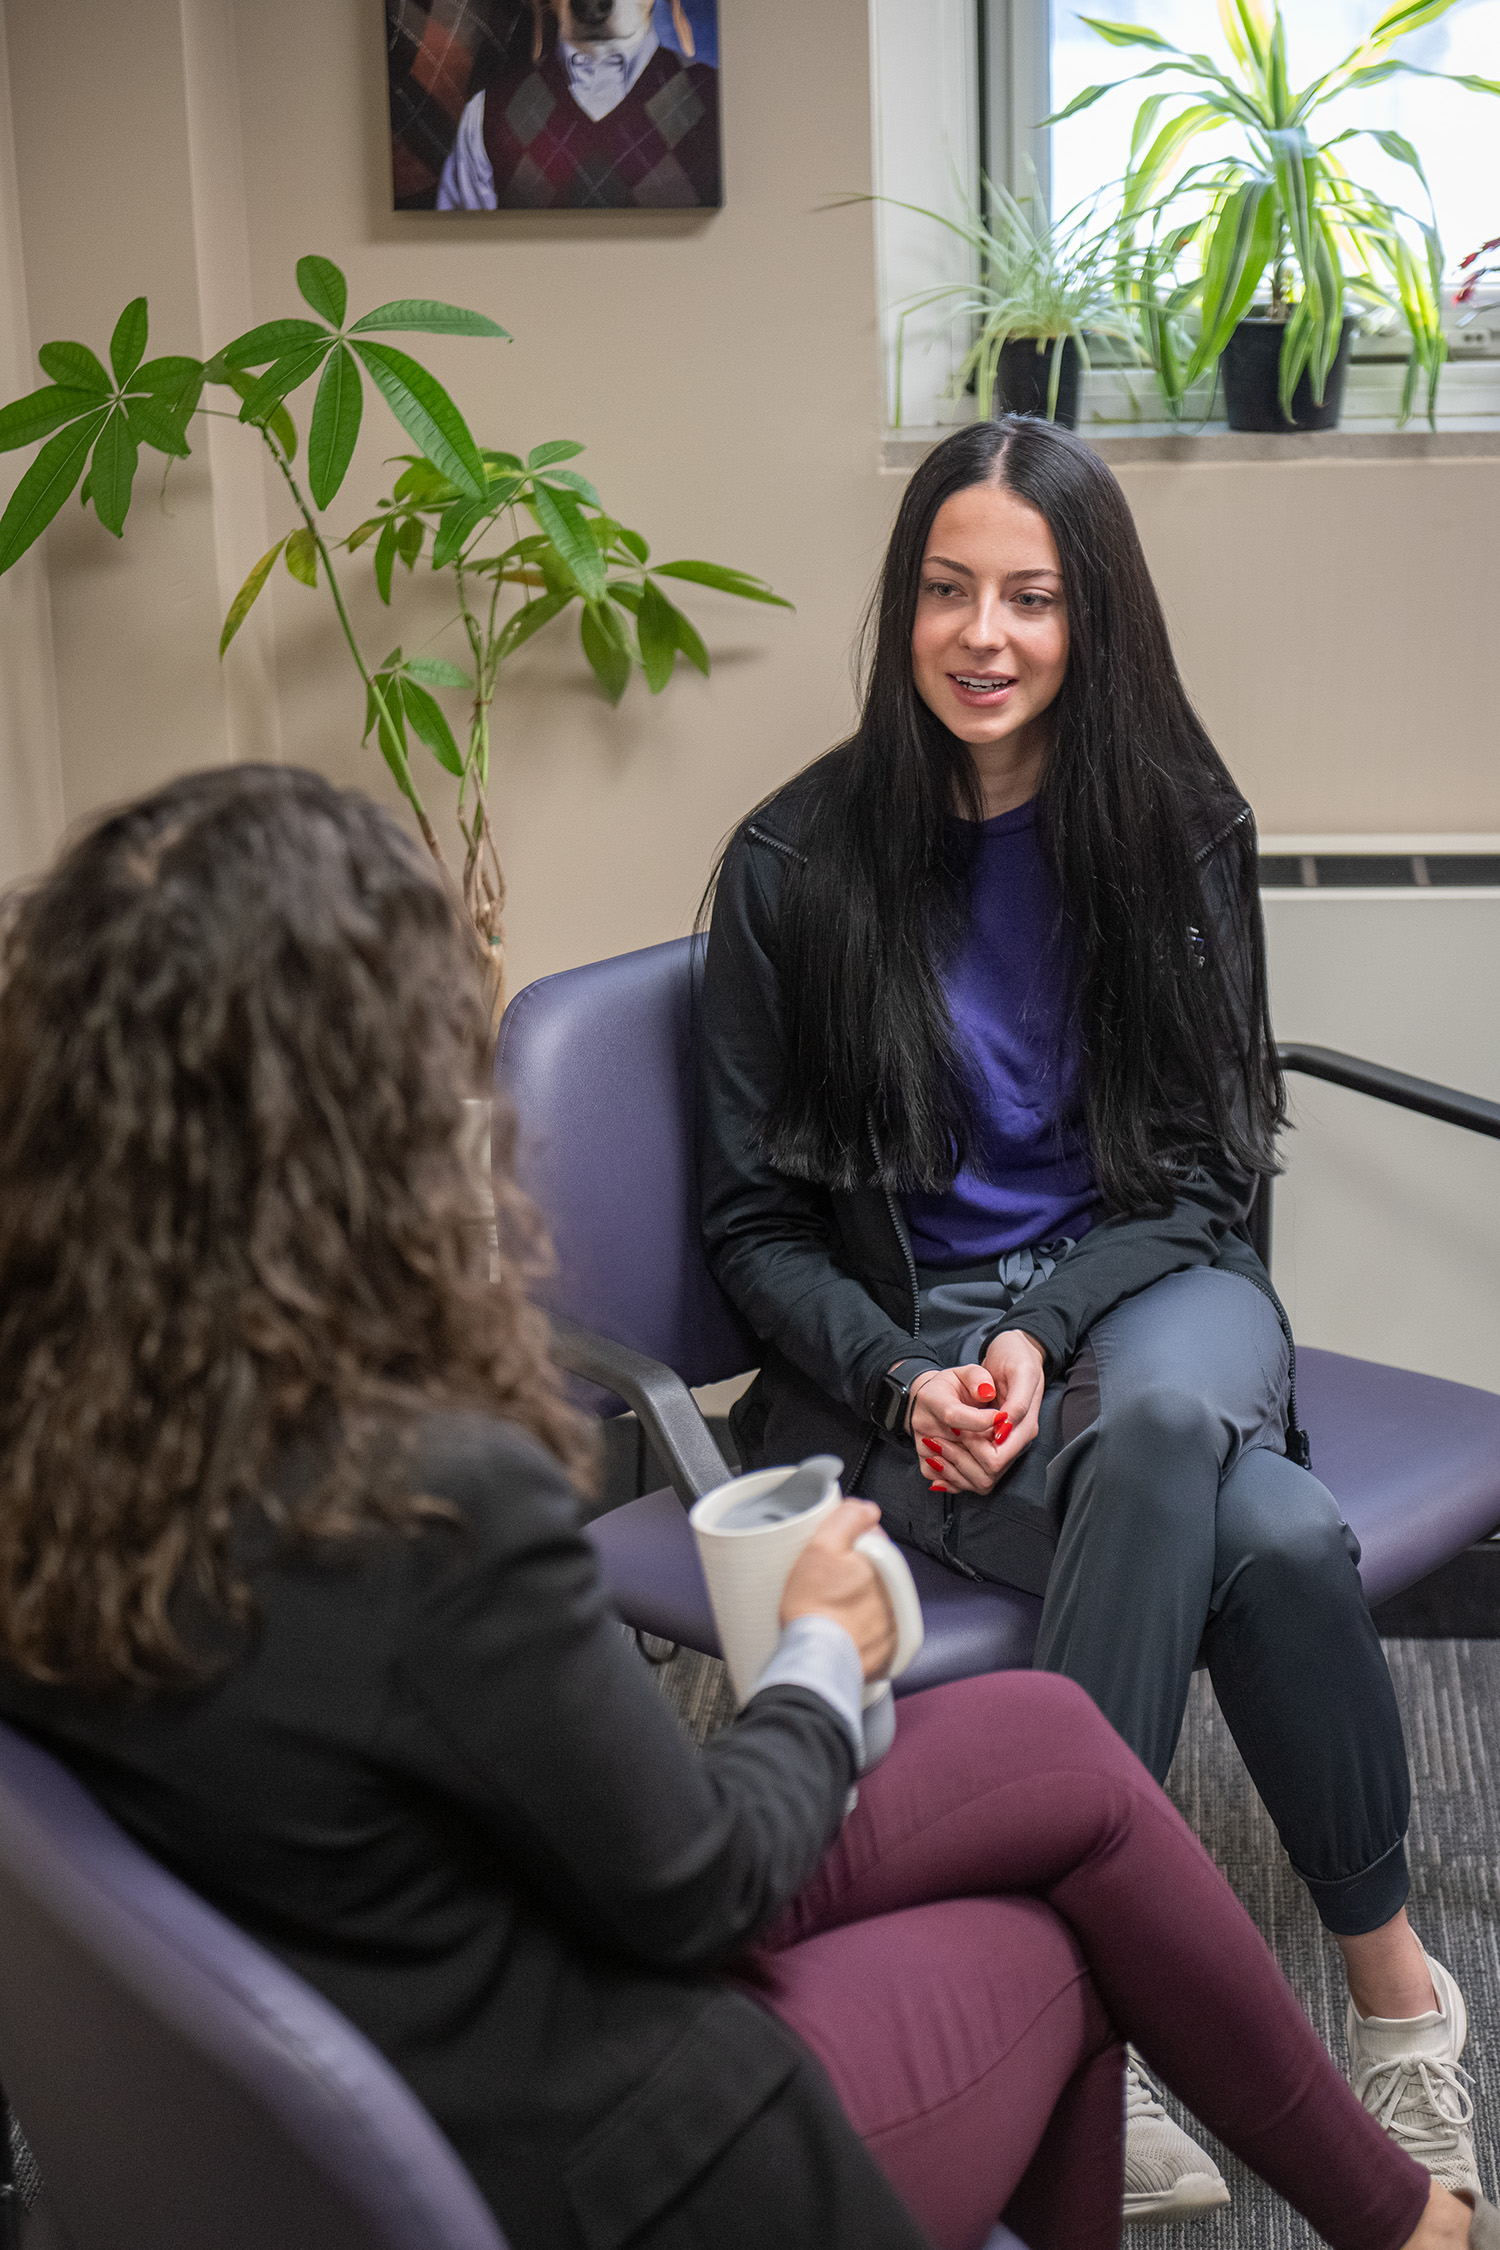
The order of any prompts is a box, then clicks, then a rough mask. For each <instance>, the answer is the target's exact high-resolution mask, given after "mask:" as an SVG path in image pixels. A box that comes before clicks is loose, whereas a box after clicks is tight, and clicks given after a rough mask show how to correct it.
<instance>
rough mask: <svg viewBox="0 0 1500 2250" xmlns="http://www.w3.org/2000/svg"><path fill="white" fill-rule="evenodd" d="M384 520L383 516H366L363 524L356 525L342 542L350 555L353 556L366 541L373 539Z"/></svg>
mask: <svg viewBox="0 0 1500 2250" xmlns="http://www.w3.org/2000/svg"><path fill="white" fill-rule="evenodd" d="M385 520H386V519H385V517H384V516H366V517H365V520H364V522H363V523H357V524H356V525H355V526H354V529H353V530H352V531H351V532H350V534H349V536H348V538H347V539H346V540H345V541H344V545H345V546H346V547H347V548H348V550H349V552H350V554H351V555H352V554H354V553H355V552H356V551H357V550H358V549H359V548H361V547H362V546H363V545H364V543H365V541H366V540H367V539H373V538H374V536H375V534H376V532H377V531H379V530H380V528H381V526H382V525H383V524H384V522H385Z"/></svg>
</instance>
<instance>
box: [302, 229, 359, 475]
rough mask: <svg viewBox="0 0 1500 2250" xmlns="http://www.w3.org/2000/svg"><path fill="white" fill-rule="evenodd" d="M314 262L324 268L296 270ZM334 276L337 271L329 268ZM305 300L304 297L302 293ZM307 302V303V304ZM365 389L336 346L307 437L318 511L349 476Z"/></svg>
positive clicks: (347, 355) (349, 356) (353, 363)
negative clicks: (314, 265) (306, 267)
mask: <svg viewBox="0 0 1500 2250" xmlns="http://www.w3.org/2000/svg"><path fill="white" fill-rule="evenodd" d="M314 262H316V263H317V264H320V265H327V263H328V261H327V259H326V258H323V259H319V260H316V261H313V260H311V259H307V258H304V259H303V260H302V261H301V264H300V265H299V266H298V268H297V272H298V275H299V276H300V275H301V271H302V267H303V266H305V265H309V264H312V263H314ZM329 270H330V272H336V271H337V268H336V267H330V268H329ZM303 294H304V296H305V295H306V294H307V292H306V290H305V289H304V291H303ZM309 301H310V300H309ZM364 403H365V401H364V385H363V384H362V383H361V382H360V379H359V363H358V361H357V360H356V359H355V357H354V354H353V353H352V352H351V351H348V350H346V348H345V347H344V345H342V344H335V345H334V347H333V350H332V351H331V352H330V353H329V355H328V364H327V366H326V367H325V368H324V370H323V379H322V381H321V382H320V383H319V385H318V395H317V397H316V398H315V399H314V401H313V410H312V424H311V427H310V428H309V430H308V433H307V481H308V483H309V484H310V485H311V487H312V496H313V499H314V500H315V501H316V503H317V505H318V506H319V507H320V508H326V507H327V506H328V503H329V502H330V500H332V498H333V496H334V494H335V493H336V492H337V491H338V488H339V486H340V485H341V484H342V483H343V481H344V478H345V476H346V475H347V473H348V469H349V463H350V461H351V460H352V459H353V457H354V443H355V440H356V438H357V437H358V436H359V423H360V416H361V415H362V414H363V412H364Z"/></svg>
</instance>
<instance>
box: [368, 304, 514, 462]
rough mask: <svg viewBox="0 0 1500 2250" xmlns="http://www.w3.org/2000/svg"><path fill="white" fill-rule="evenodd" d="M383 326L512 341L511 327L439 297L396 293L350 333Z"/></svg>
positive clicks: (390, 329)
mask: <svg viewBox="0 0 1500 2250" xmlns="http://www.w3.org/2000/svg"><path fill="white" fill-rule="evenodd" d="M381 329H384V330H385V331H386V332H387V333H389V334H395V333H397V332H399V331H400V330H403V329H405V330H408V331H412V332H416V333H418V334H421V335H423V336H499V337H500V338H502V339H503V341H504V342H506V343H509V342H510V335H509V331H508V330H506V329H504V328H501V327H499V326H497V324H496V323H495V322H494V321H493V320H491V319H490V318H489V317H488V315H487V314H485V313H477V312H465V310H464V308H463V306H462V305H445V304H442V303H440V302H439V300H438V299H437V298H436V297H395V298H393V299H392V300H391V302H390V303H389V304H388V305H377V306H376V307H375V310H374V311H373V312H367V313H362V314H361V315H360V317H359V319H358V320H356V321H353V322H351V324H350V327H349V331H348V333H349V334H350V335H351V336H364V335H368V334H370V333H371V332H372V331H379V330H381ZM412 434H413V436H415V435H416V433H415V431H413V433H412ZM419 442H420V441H419Z"/></svg>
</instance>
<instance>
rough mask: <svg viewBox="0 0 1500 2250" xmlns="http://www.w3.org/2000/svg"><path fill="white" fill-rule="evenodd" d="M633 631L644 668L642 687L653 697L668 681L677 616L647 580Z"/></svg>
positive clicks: (675, 637) (673, 659) (674, 650)
mask: <svg viewBox="0 0 1500 2250" xmlns="http://www.w3.org/2000/svg"><path fill="white" fill-rule="evenodd" d="M636 631H637V634H638V636H639V639H640V644H641V663H642V664H643V666H644V667H645V672H646V685H647V687H648V688H649V689H650V690H651V693H652V694H653V695H660V693H661V691H662V689H663V688H664V687H665V686H666V684H667V682H668V680H670V678H671V677H672V667H673V665H674V664H675V663H676V661H677V612H676V611H675V610H674V609H673V607H672V604H671V603H670V602H669V601H668V600H667V597H666V595H665V594H662V593H659V592H658V590H657V589H656V587H655V586H653V585H652V583H651V581H650V579H649V578H648V579H647V581H646V583H645V585H644V587H643V588H642V590H641V608H640V615H639V616H638V617H637V619H636Z"/></svg>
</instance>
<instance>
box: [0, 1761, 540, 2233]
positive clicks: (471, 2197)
mask: <svg viewBox="0 0 1500 2250" xmlns="http://www.w3.org/2000/svg"><path fill="white" fill-rule="evenodd" d="M0 2082H3V2084H4V2086H5V2088H6V2091H7V2093H8V2094H9V2095H10V2097H11V2099H12V2100H13V2101H14V2103H15V2106H16V2110H17V2112H18V2114H19V2115H20V2117H21V2119H22V2121H23V2123H24V2126H25V2131H26V2136H27V2139H28V2140H29V2141H30V2143H31V2145H32V2147H33V2148H34V2150H35V2152H36V2156H37V2161H38V2163H39V2165H40V2167H41V2172H42V2178H43V2181H44V2183H45V2184H44V2189H43V2196H42V2202H41V2205H40V2206H39V2209H38V2213H37V2214H36V2217H37V2221H38V2224H39V2231H40V2232H41V2233H42V2236H43V2240H44V2242H45V2243H46V2245H47V2246H48V2250H505V2243H504V2239H503V2237H502V2235H501V2233H500V2231H499V2229H498V2227H497V2226H496V2224H495V2221H494V2219H493V2217H492V2215H491V2213H490V2210H489V2207H488V2205H487V2204H485V2203H484V2202H483V2200H482V2199H481V2197H480V2194H479V2190H478V2189H477V2188H476V2187H475V2185H474V2183H473V2181H472V2180H471V2179H470V2177H469V2175H468V2173H467V2172H466V2171H465V2170H464V2168H463V2165H462V2164H461V2163H460V2162H459V2160H458V2158H457V2156H456V2155H455V2154H454V2152H453V2150H452V2148H451V2147H450V2146H449V2144H448V2142H447V2141H446V2140H445V2139H444V2138H443V2135H442V2134H441V2133H440V2132H439V2131H438V2128H437V2126H436V2125H435V2124H434V2123H433V2121H432V2119H431V2118H430V2117H429V2116H428V2114H427V2112H426V2110H425V2109H423V2107H422V2106H421V2104H420V2103H419V2102H418V2100H417V2098H416V2096H415V2095H414V2094H413V2093H411V2092H410V2091H409V2089H408V2088H407V2087H406V2085H405V2084H404V2083H403V2082H402V2080H401V2079H400V2078H398V2077H397V2075H396V2073H395V2071H394V2070H392V2068H391V2066H390V2064H389V2063H388V2062H386V2060H385V2059H384V2057H383V2056H382V2055H380V2054H378V2053H377V2052H376V2050H375V2049H374V2048H373V2047H372V2046H371V2045H370V2043H369V2041H368V2040H367V2039H365V2038H364V2037H363V2035H362V2034H361V2033H360V2032H358V2031H356V2030H355V2029H354V2027H353V2025H352V2024H349V2023H347V2022H346V2021H345V2020H344V2018H343V2017H342V2016H341V2015H339V2014H338V2013H337V2011H336V2010H335V2009H333V2008H332V2007H330V2006H329V2004H328V2002H327V2001H326V2000H324V1999H322V1998H321V1997H320V1995H319V1994H317V1993H316V1992H313V1991H312V1990H311V1989H310V1988H309V1987H308V1986H307V1985H305V1984H303V1983H302V1982H301V1981H300V1979H299V1978H297V1977H295V1976H293V1975H292V1974H291V1972H290V1971H289V1970H287V1969H285V1968H283V1967H282V1966H281V1964H280V1962H278V1961H275V1960H273V1959H272V1958H271V1956H270V1955H269V1954H268V1953H265V1952H263V1951H262V1950H261V1948H260V1947H259V1946H258V1945H255V1944H253V1943H252V1942H251V1940H250V1939H249V1938H247V1937H245V1936H244V1935H243V1934H242V1932H240V1931H239V1930H237V1929H235V1928H234V1927H233V1926H232V1924H230V1923H228V1922H226V1921H225V1920H224V1919H223V1917H222V1916H221V1915H219V1914H217V1913H215V1912H214V1910H213V1909H212V1908H211V1907H209V1906H206V1905H205V1904H204V1902H203V1901H202V1900H201V1899H199V1898H197V1897H195V1896H194V1894H193V1893H192V1892H191V1891H189V1890H187V1889H185V1888H184V1886H183V1885H182V1884H181V1883H179V1882H178V1881H177V1879H176V1878H175V1876H172V1875H169V1874H168V1873H167V1872H166V1870H165V1869H164V1868H162V1867H159V1866H158V1865H157V1864H156V1862H155V1861H154V1860H152V1859H149V1858H148V1857H147V1856H146V1854H145V1853H144V1852H143V1851H141V1850H140V1849H139V1847H138V1846H137V1845H135V1844H133V1843H132V1842H131V1841H130V1839H129V1838H128V1837H127V1836H126V1835H125V1834H124V1832H123V1830H121V1829H120V1828H118V1827H116V1825H115V1823H114V1822H113V1821H112V1820H110V1819H109V1818H108V1817H107V1815H106V1814H105V1813H104V1812H102V1811H101V1810H100V1808H99V1806H98V1805H96V1804H95V1802H94V1800H93V1799H92V1798H91V1797H90V1796H89V1795H88V1794H87V1792H86V1791H85V1790H84V1789H82V1788H81V1787H80V1786H79V1784H78V1783H77V1782H76V1781H75V1780H74V1779H73V1777H72V1775H71V1774H69V1773H68V1772H67V1771H66V1770H65V1769H64V1768H63V1767H62V1766H60V1765H59V1764H58V1763H57V1761H56V1760H55V1759H54V1758H51V1757H49V1756H48V1755H47V1753H46V1752H45V1751H42V1750H39V1749H38V1748H37V1747H36V1746H35V1744H33V1743H31V1742H28V1741H26V1740H25V1739H24V1737H22V1736H21V1735H19V1734H16V1733H14V1732H13V1731H12V1730H11V1729H10V1728H9V1727H5V1726H0ZM3 2122H4V2119H3V2104H0V2125H3ZM42 2213H45V2214H46V2217H45V2223H44V2225H43V2224H42V2223H41V2214H42ZM20 2239H22V2240H24V2241H29V2240H30V2239H31V2237H30V2233H29V2231H28V2233H27V2234H25V2235H22V2236H21V2237H20Z"/></svg>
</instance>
